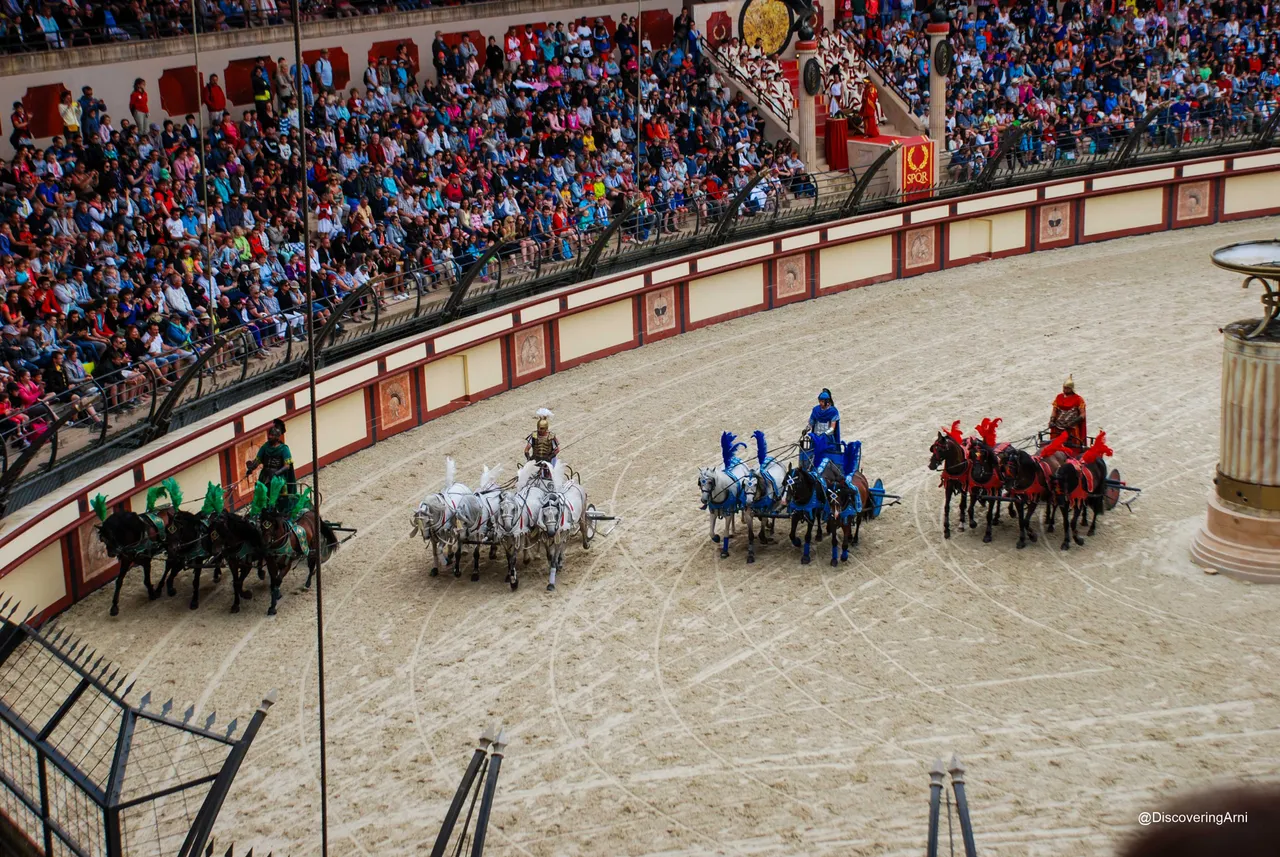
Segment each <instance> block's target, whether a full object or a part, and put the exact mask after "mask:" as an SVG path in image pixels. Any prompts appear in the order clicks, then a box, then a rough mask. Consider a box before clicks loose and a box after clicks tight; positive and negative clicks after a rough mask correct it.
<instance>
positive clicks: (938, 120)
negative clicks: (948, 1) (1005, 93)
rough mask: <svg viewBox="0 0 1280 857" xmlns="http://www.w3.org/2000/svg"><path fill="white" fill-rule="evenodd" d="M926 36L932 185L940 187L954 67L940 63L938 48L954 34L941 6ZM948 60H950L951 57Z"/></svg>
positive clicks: (935, 9)
mask: <svg viewBox="0 0 1280 857" xmlns="http://www.w3.org/2000/svg"><path fill="white" fill-rule="evenodd" d="M925 32H926V33H928V34H929V139H930V140H932V141H933V183H934V185H937V184H938V182H939V181H941V179H942V173H941V167H939V166H938V165H939V164H941V163H942V161H943V159H944V158H946V154H947V75H948V74H950V72H951V64H952V63H951V62H947V64H946V68H943V67H941V66H940V64H939V63H938V56H939V48H938V46H939V45H945V44H946V42H947V36H948V35H950V33H951V18H950V16H949V15H948V14H947V10H946V9H944V8H943V6H942V4H941V3H938V4H937V5H935V6H934V7H933V11H932V12H931V13H930V14H929V23H928V25H927V26H926V27H925ZM943 50H944V51H949V50H950V48H944V49H943ZM947 57H948V59H950V54H949V53H948V54H947Z"/></svg>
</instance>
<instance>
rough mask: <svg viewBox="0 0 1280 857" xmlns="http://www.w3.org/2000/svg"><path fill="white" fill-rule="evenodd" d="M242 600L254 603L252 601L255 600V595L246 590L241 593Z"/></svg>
mask: <svg viewBox="0 0 1280 857" xmlns="http://www.w3.org/2000/svg"><path fill="white" fill-rule="evenodd" d="M240 598H241V599H243V600H245V601H252V600H253V593H252V592H250V591H249V590H247V589H246V590H245V591H244V592H241V593H240Z"/></svg>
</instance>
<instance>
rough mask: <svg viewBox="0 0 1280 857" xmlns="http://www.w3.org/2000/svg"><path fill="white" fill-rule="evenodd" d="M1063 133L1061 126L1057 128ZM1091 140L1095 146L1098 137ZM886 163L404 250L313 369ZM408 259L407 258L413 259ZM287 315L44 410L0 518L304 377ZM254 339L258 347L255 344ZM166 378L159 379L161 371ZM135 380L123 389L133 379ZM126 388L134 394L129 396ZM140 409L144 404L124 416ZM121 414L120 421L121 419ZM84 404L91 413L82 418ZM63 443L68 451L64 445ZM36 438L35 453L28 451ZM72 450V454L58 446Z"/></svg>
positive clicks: (1274, 125) (1027, 161) (1022, 143)
mask: <svg viewBox="0 0 1280 857" xmlns="http://www.w3.org/2000/svg"><path fill="white" fill-rule="evenodd" d="M1278 125H1280V111H1278V110H1277V109H1276V105H1275V104H1273V103H1266V104H1261V105H1259V108H1258V109H1256V110H1249V111H1244V110H1238V109H1236V108H1235V107H1232V106H1231V105H1228V104H1225V103H1224V104H1223V105H1221V106H1215V105H1207V106H1205V107H1202V108H1199V109H1197V110H1194V111H1187V112H1185V113H1184V111H1182V110H1181V109H1179V108H1177V107H1176V106H1175V105H1171V104H1169V105H1165V104H1162V105H1156V106H1154V107H1153V108H1152V109H1151V110H1149V111H1148V113H1147V114H1146V115H1144V116H1143V117H1141V118H1140V119H1138V120H1136V121H1135V122H1133V123H1132V127H1129V126H1126V127H1125V128H1124V129H1123V130H1124V131H1125V133H1124V135H1123V136H1119V135H1116V134H1115V130H1116V129H1113V128H1112V129H1103V128H1094V129H1091V130H1090V132H1089V133H1085V131H1084V129H1082V130H1081V133H1080V135H1079V136H1078V137H1075V139H1074V142H1073V143H1071V144H1068V145H1067V146H1064V145H1063V138H1062V135H1061V134H1059V133H1058V132H1057V129H1055V130H1054V133H1053V134H1051V135H1047V134H1046V133H1045V129H1040V128H1035V127H1032V126H1028V127H1026V128H1023V127H1020V126H1010V127H1008V128H1004V129H1001V130H999V131H998V132H995V133H993V134H992V140H991V142H987V143H983V144H981V145H967V146H964V145H962V146H961V147H960V148H958V149H957V151H955V152H951V153H942V154H940V155H939V160H940V163H941V166H942V170H941V173H942V174H941V177H940V181H939V183H938V184H937V186H935V187H934V188H933V189H932V191H930V195H931V197H932V198H933V199H951V198H955V197H959V196H964V195H967V194H973V193H980V192H985V191H989V190H995V189H1000V188H1006V187H1011V186H1016V185H1024V184H1031V183H1037V182H1043V181H1048V180H1052V179H1062V178H1070V177H1077V176H1081V175H1088V174H1093V173H1100V172H1105V171H1111V170H1117V169H1126V168H1132V167H1138V166H1146V165H1156V164H1164V163H1172V162H1176V161H1181V160H1187V159H1191V158H1201V157H1207V156H1213V155H1223V154H1231V153H1239V152H1247V151H1253V150H1259V149H1265V148H1270V147H1273V146H1276V145H1280V127H1278ZM1068 130H1069V131H1070V129H1068ZM1104 130H1105V135H1104ZM890 154H891V153H889V152H886V154H885V156H884V157H882V158H880V159H879V160H878V161H877V162H876V163H875V164H873V165H871V166H870V167H868V168H867V170H866V171H865V172H864V173H863V174H861V175H855V174H853V173H804V172H799V173H797V174H795V175H784V174H778V173H776V172H775V171H773V170H769V171H767V172H764V171H762V172H759V173H757V174H756V175H755V176H753V177H752V178H751V179H750V180H749V181H747V182H745V183H744V184H741V185H735V184H733V183H730V184H729V185H726V186H725V187H724V188H722V189H719V190H716V191H714V192H711V193H702V192H700V191H699V192H693V193H691V194H690V195H689V196H688V197H687V198H685V199H684V200H683V203H682V204H679V205H675V204H672V203H667V202H662V201H658V202H654V201H650V200H648V199H641V198H638V197H633V198H632V199H631V200H629V201H627V202H626V203H625V204H618V205H615V206H613V211H612V213H611V214H610V215H608V216H607V219H606V217H604V216H601V217H598V218H593V222H592V224H591V226H590V227H588V228H582V229H578V228H565V229H563V230H562V231H561V232H560V233H558V234H553V233H547V234H542V235H525V236H523V237H515V238H512V239H511V240H508V241H503V242H499V243H496V244H493V243H491V244H488V245H485V246H483V247H480V248H476V249H473V250H472V251H469V252H468V253H467V254H466V255H464V256H462V257H459V258H452V257H450V256H449V255H448V253H447V252H440V251H441V250H442V248H434V249H433V248H432V247H428V246H423V247H421V248H407V249H409V250H411V251H414V252H410V253H409V254H407V255H406V258H407V259H410V260H412V259H414V258H417V259H418V261H416V262H414V261H411V262H409V263H407V266H406V268H405V269H403V270H399V271H396V272H392V273H387V274H382V275H379V276H377V277H374V278H373V279H372V280H370V281H369V282H367V283H366V284H364V285H363V286H362V287H360V288H358V289H356V290H355V291H353V292H350V293H347V294H345V295H341V296H338V295H335V296H331V297H327V298H324V299H322V300H318V301H316V304H317V306H318V307H320V312H319V313H318V314H317V318H316V326H317V331H318V336H317V355H316V357H317V364H318V365H320V366H324V365H331V364H333V363H335V362H337V361H339V360H344V359H347V358H350V357H353V356H355V355H357V354H360V353H362V352H365V351H368V350H371V349H373V348H377V347H380V346H382V345H386V344H388V343H391V342H395V341H397V340H401V339H404V338H406V337H410V336H414V335H418V334H421V333H423V332H426V331H429V330H431V329H433V328H437V327H439V326H441V325H443V324H446V323H448V322H450V321H453V320H456V319H458V318H460V317H463V316H468V315H474V314H477V313H482V312H485V311H486V310H489V309H492V308H494V307H497V306H500V305H503V304H506V303H509V302H511V301H514V300H520V299H524V298H527V297H529V296H532V295H536V294H539V293H542V292H546V291H549V290H551V289H555V288H559V287H562V286H565V285H569V284H572V283H575V282H582V281H585V280H587V279H590V278H592V277H597V276H604V275H608V274H611V273H616V272H621V271H625V270H627V269H630V268H634V267H637V266H640V265H651V264H654V263H656V262H661V261H664V260H666V259H673V258H677V257H679V256H684V255H688V254H691V253H695V252H699V251H703V250H706V249H708V248H711V247H715V246H718V245H722V244H726V243H729V242H736V241H743V240H748V239H751V238H755V237H759V236H763V235H768V234H771V233H775V232H779V231H783V230H787V229H792V228H800V227H805V226H813V225H815V224H818V223H823V222H830V221H834V220H838V219H843V218H848V217H853V216H857V215H860V214H868V213H872V212H877V211H882V210H885V209H889V208H893V207H895V206H899V205H902V204H904V203H905V202H909V201H915V200H918V199H919V194H918V192H917V193H915V194H912V195H911V196H910V198H908V199H904V197H903V194H902V192H901V191H899V190H896V189H895V182H893V181H891V180H890V177H889V176H888V174H887V173H888V165H889V164H890V163H892V160H893V159H892V158H891V157H890ZM415 252H416V254H417V255H416V257H415V255H414V253H415ZM301 316H302V314H301V312H294V313H289V312H285V313H281V314H280V315H279V316H275V317H272V318H270V319H268V320H260V321H259V322H257V323H255V328H256V330H255V329H245V328H243V327H241V328H233V329H231V330H226V331H221V332H220V333H219V334H218V335H217V336H216V337H214V338H213V339H212V340H209V341H206V342H201V343H196V347H195V348H193V349H192V350H193V352H194V353H195V356H196V358H197V359H196V360H195V361H194V362H190V363H188V364H184V365H183V366H182V367H181V368H180V372H179V373H178V374H180V377H178V378H177V379H176V380H175V379H174V375H175V372H173V371H169V372H168V373H166V374H165V375H163V376H161V375H160V374H159V373H154V372H152V371H149V370H147V369H145V368H144V369H143V370H142V371H141V372H140V373H139V374H136V375H135V376H133V378H130V379H125V380H127V381H128V382H129V383H127V384H126V383H124V381H120V382H119V383H116V384H113V385H108V384H107V383H106V380H105V379H102V378H98V379H96V380H97V383H99V384H101V386H102V388H104V389H100V390H97V389H95V390H94V391H93V395H91V396H86V397H84V398H85V399H86V400H88V401H91V402H98V401H102V402H103V403H104V404H103V406H102V407H101V408H100V409H99V410H100V412H102V413H103V414H104V415H107V416H108V418H109V419H110V420H111V422H112V423H113V426H112V428H111V430H109V431H99V432H97V433H96V434H93V435H92V439H91V440H90V439H89V437H90V436H88V435H76V434H75V432H76V430H74V429H69V428H68V427H67V426H66V425H65V424H59V423H58V422H57V419H60V418H63V417H67V416H68V414H70V413H71V412H72V410H73V408H72V407H71V406H70V405H69V404H65V403H64V404H54V405H51V406H48V407H50V408H51V410H52V411H53V412H54V415H55V420H54V421H53V423H54V425H55V428H53V429H52V430H51V431H48V432H46V433H45V434H44V435H42V436H41V438H36V439H35V440H34V441H33V446H34V445H36V443H37V442H39V443H41V444H48V443H49V442H50V441H53V442H56V443H57V447H56V448H53V447H51V446H43V445H42V446H41V447H40V448H39V449H38V451H37V453H36V454H34V455H33V454H32V452H31V450H29V449H28V450H25V451H23V450H18V449H17V448H16V446H15V445H14V444H12V443H9V441H10V440H11V436H10V437H6V438H5V440H6V442H7V446H6V449H5V452H4V455H3V456H2V457H0V464H2V465H3V467H4V470H3V472H2V473H0V514H2V513H4V512H6V511H8V510H12V509H14V508H18V507H19V506H21V505H23V504H25V503H29V502H31V501H32V500H34V499H35V498H37V497H40V496H42V495H43V494H45V493H47V492H49V491H52V490H55V489H56V488H57V487H58V486H60V485H63V484H65V483H66V482H67V481H68V480H70V479H73V478H75V477H77V476H80V475H83V474H85V473H87V472H89V471H90V470H92V469H94V468H96V467H99V466H101V465H103V464H105V463H107V462H108V461H110V460H112V459H114V458H116V457H118V456H120V455H123V454H125V453H126V452H128V451H130V450H133V449H137V448H138V447H139V446H141V445H142V444H144V443H147V442H149V441H150V440H152V439H154V438H156V437H158V436H160V435H162V434H164V433H165V432H167V431H171V430H173V429H176V428H179V427H181V426H184V425H189V424H191V423H193V422H196V421H198V420H200V419H203V418H205V417H208V416H210V415H212V414H213V413H215V412H216V411H218V410H219V409H221V408H225V407H227V406H228V405H231V404H233V403H235V402H239V401H243V400H244V399H247V398H249V397H252V396H255V395H258V394H259V393H263V392H266V391H268V390H271V389H273V388H275V387H278V386H280V385H281V384H285V383H289V382H292V381H295V380H297V379H298V378H300V377H302V376H303V374H305V368H306V366H307V351H306V346H305V344H304V343H302V342H298V341H297V339H296V338H295V337H294V336H290V335H289V332H290V331H293V330H297V329H298V328H297V325H299V324H301V323H304V322H305V318H302V317H301ZM264 330H265V331H266V333H265V335H266V339H265V340H264V339H263V336H264ZM170 368H173V367H170ZM135 379H137V380H135ZM139 388H141V389H139ZM139 403H142V404H144V405H145V406H144V407H139ZM130 405H132V407H133V409H132V410H128V408H129V406H130ZM95 406H96V405H95ZM73 437H77V438H79V442H77V443H71V442H70V440H71V439H72V438H73ZM42 438H43V440H42ZM73 446H74V447H75V448H74V449H73V448H72V447H73Z"/></svg>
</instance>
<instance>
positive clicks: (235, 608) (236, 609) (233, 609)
mask: <svg viewBox="0 0 1280 857" xmlns="http://www.w3.org/2000/svg"><path fill="white" fill-rule="evenodd" d="M231 612H232V613H239V612H240V605H239V604H234V605H232V607H231Z"/></svg>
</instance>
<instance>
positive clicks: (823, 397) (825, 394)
mask: <svg viewBox="0 0 1280 857" xmlns="http://www.w3.org/2000/svg"><path fill="white" fill-rule="evenodd" d="M818 401H819V402H826V403H828V404H831V403H832V399H831V391H830V390H828V389H827V388H826V387H823V388H822V392H821V393H819V394H818Z"/></svg>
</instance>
